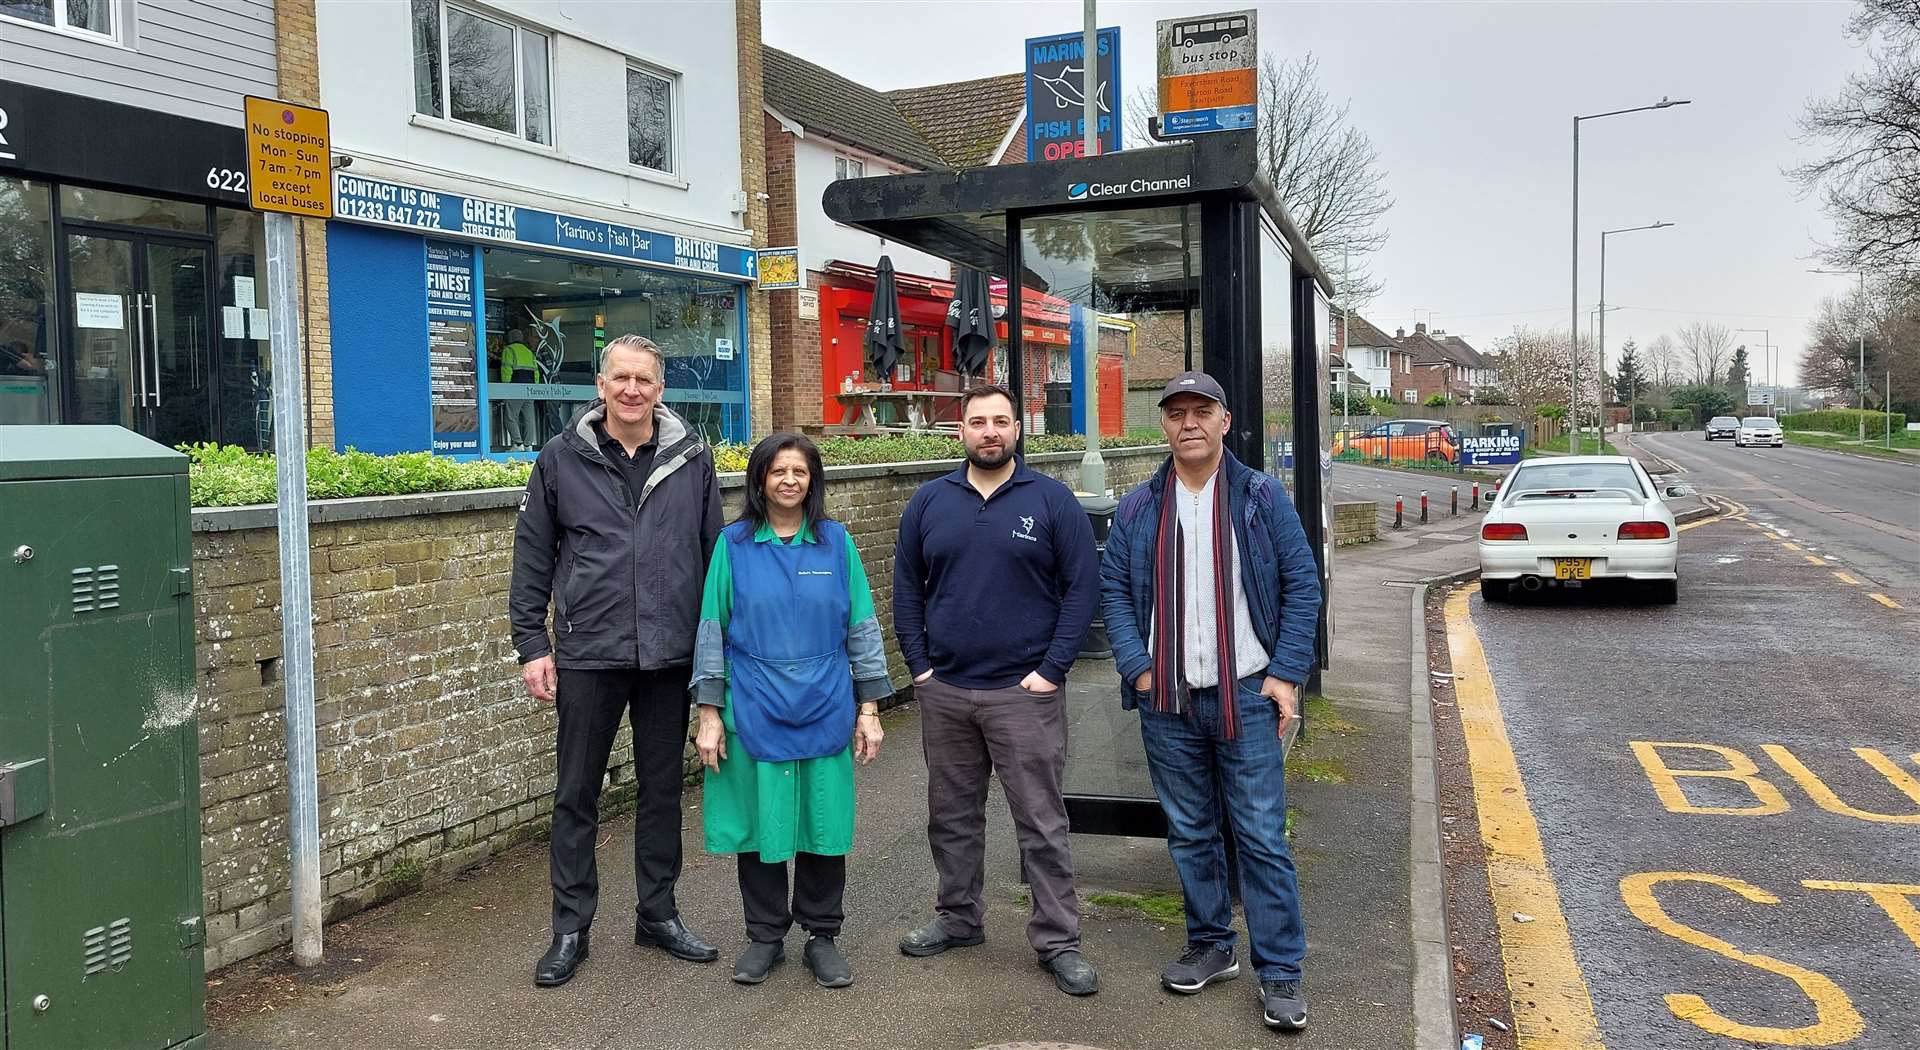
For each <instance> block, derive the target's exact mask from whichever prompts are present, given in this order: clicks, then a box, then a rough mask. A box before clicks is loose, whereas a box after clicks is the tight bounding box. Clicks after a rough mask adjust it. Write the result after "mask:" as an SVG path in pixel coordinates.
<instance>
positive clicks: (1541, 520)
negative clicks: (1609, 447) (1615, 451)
mask: <svg viewBox="0 0 1920 1050" xmlns="http://www.w3.org/2000/svg"><path fill="white" fill-rule="evenodd" d="M1682 488H1683V486H1681V485H1679V484H1677V483H1675V484H1672V485H1670V486H1669V487H1667V488H1662V487H1660V486H1658V485H1656V484H1655V483H1654V481H1653V479H1652V478H1651V477H1649V476H1648V475H1647V472H1646V470H1645V469H1643V468H1642V467H1641V466H1640V464H1639V463H1637V462H1635V461H1634V460H1633V459H1632V458H1631V457H1628V456H1556V457H1554V458H1552V459H1535V460H1528V461H1527V462H1525V463H1522V464H1520V465H1519V466H1517V467H1515V468H1513V472H1512V473H1511V474H1508V475H1507V478H1506V483H1505V484H1503V485H1502V486H1501V487H1500V496H1499V498H1498V499H1496V500H1495V501H1494V503H1493V506H1492V508H1491V509H1489V510H1488V511H1487V517H1486V520H1485V521H1484V522H1483V523H1482V524H1481V526H1480V595H1481V597H1482V598H1483V599H1485V600H1486V601H1487V602H1489V603H1494V604H1497V603H1500V602H1504V601H1507V600H1508V599H1509V598H1510V597H1511V596H1512V593H1513V591H1514V590H1515V589H1516V588H1517V589H1520V590H1525V591H1539V590H1541V589H1543V588H1546V587H1563V586H1568V585H1573V586H1584V585H1586V584H1587V583H1589V582H1591V581H1598V580H1617V581H1626V582H1629V583H1630V584H1631V585H1633V586H1637V587H1641V588H1644V589H1645V590H1646V591H1647V592H1648V593H1649V595H1650V596H1651V597H1652V599H1653V600H1654V601H1656V602H1659V603H1660V604H1663V605H1671V604H1673V603H1674V602H1677V601H1679V600H1680V575H1679V559H1680V530H1679V529H1678V528H1676V527H1675V525H1674V521H1673V512H1672V511H1671V510H1669V509H1668V508H1667V504H1666V499H1667V497H1669V496H1675V497H1677V496H1680V495H1684V494H1685V493H1684V492H1682V491H1681V490H1682Z"/></svg>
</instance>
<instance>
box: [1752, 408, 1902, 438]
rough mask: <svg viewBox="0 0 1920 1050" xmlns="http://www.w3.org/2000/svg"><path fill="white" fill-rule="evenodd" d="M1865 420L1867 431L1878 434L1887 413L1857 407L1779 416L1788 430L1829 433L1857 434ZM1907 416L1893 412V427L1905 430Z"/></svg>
mask: <svg viewBox="0 0 1920 1050" xmlns="http://www.w3.org/2000/svg"><path fill="white" fill-rule="evenodd" d="M1863 419H1864V420H1865V421H1866V425H1867V433H1869V434H1878V433H1881V432H1882V431H1884V430H1885V429H1886V427H1887V414H1886V413H1885V412H1875V411H1872V410H1868V411H1864V412H1863V411H1861V410H1860V409H1857V408H1824V409H1821V410H1820V411H1818V412H1789V413H1787V414H1786V415H1784V416H1781V417H1780V425H1781V426H1782V427H1784V428H1786V429H1788V430H1820V431H1825V432H1826V433H1829V434H1842V435H1845V434H1858V433H1859V432H1860V423H1861V421H1862V420H1863ZM1906 426H1907V416H1906V413H1904V412H1895V413H1894V414H1893V429H1895V430H1905V429H1906Z"/></svg>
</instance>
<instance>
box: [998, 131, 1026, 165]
mask: <svg viewBox="0 0 1920 1050" xmlns="http://www.w3.org/2000/svg"><path fill="white" fill-rule="evenodd" d="M1026 162H1027V122H1026V121H1025V120H1022V121H1021V122H1020V127H1019V130H1017V131H1015V132H1014V133H1013V141H1012V142H1009V143H1007V151H1006V152H1005V153H1002V154H1001V155H1000V159H999V160H998V161H996V162H995V163H998V164H1025V163H1026Z"/></svg>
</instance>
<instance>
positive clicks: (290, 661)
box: [246, 96, 333, 967]
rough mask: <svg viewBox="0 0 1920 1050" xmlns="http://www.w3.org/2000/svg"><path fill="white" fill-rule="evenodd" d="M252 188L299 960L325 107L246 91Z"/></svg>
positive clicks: (307, 821)
mask: <svg viewBox="0 0 1920 1050" xmlns="http://www.w3.org/2000/svg"><path fill="white" fill-rule="evenodd" d="M246 130H247V173H248V178H247V184H248V197H249V198H250V201H251V203H252V205H253V207H254V210H256V211H263V212H266V213H267V215H266V226H267V331H268V335H269V339H270V345H271V348H272V354H273V456H274V475H275V480H276V481H277V482H278V487H279V488H278V490H279V498H278V500H276V503H277V509H278V515H279V527H280V653H281V667H282V672H283V673H282V675H281V681H282V682H284V683H285V688H286V696H285V705H286V718H287V809H288V813H287V839H288V861H289V864H288V869H289V871H290V874H291V878H290V881H291V883H292V886H291V887H290V888H291V891H292V898H293V900H292V913H293V961H294V963H295V965H298V966H303V967H305V966H317V965H319V963H320V961H321V952H322V945H321V911H320V890H321V884H320V807H319V786H318V777H317V774H316V771H315V759H314V725H313V583H312V580H313V574H312V570H311V568H310V566H309V564H308V557H307V552H308V546H307V430H306V417H305V413H304V411H303V406H304V405H305V402H306V398H305V392H304V390H303V389H302V377H303V375H304V369H303V368H302V364H303V362H302V361H301V360H300V299H299V283H298V282H297V281H296V280H295V279H294V273H295V267H297V266H298V265H299V258H298V248H297V246H296V243H295V238H294V230H293V217H294V216H295V215H307V216H313V217H316V218H322V219H324V218H331V217H332V215H333V195H332V193H330V192H329V187H328V185H327V184H328V181H329V180H330V179H331V178H332V172H333V151H332V148H331V144H330V134H329V128H328V124H327V113H326V111H325V110H321V109H311V108H309V107H306V106H296V105H293V104H291V103H286V102H279V101H276V100H274V99H266V98H254V97H251V96H249V97H248V98H247V100H246Z"/></svg>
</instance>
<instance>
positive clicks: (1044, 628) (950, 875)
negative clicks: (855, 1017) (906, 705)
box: [893, 385, 1100, 995]
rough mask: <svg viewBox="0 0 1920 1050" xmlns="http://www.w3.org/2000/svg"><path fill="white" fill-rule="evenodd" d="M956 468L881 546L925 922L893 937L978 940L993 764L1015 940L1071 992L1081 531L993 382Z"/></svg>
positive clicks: (1076, 977)
mask: <svg viewBox="0 0 1920 1050" xmlns="http://www.w3.org/2000/svg"><path fill="white" fill-rule="evenodd" d="M960 421H961V422H960V437H961V442H962V443H963V444H964V445H965V446H966V450H967V465H966V466H965V467H963V468H961V469H959V470H956V471H954V472H953V473H951V474H948V475H946V476H945V477H942V478H938V479H936V480H934V481H929V482H927V483H926V484H925V485H922V486H920V490H919V491H918V492H916V493H914V495H913V499H912V500H911V501H909V502H908V503H907V510H906V513H905V514H903V515H902V516H901V518H900V539H899V543H898V545H897V546H896V547H895V548H894V566H893V628H894V634H895V635H896V636H897V637H898V638H899V640H900V652H901V654H902V655H903V656H905V657H906V660H907V667H908V669H909V670H910V671H912V673H913V681H914V694H915V695H916V696H917V697H918V698H919V700H920V712H921V740H922V744H923V746H924V748H925V750H926V757H927V811H928V816H927V839H928V843H929V845H931V847H932V849H933V864H934V867H935V868H936V869H937V870H938V871H939V875H940V887H939V891H938V899H937V901H936V902H935V911H936V914H935V916H934V919H933V921H932V922H929V923H928V924H927V925H925V926H923V927H921V928H920V929H917V930H914V931H912V932H911V933H908V934H907V935H906V936H905V937H903V938H902V939H901V941H900V950H901V951H902V952H904V953H906V954H907V955H914V956H925V955H938V954H939V953H941V952H944V951H946V950H947V949H948V948H958V947H963V946H966V945H972V944H979V943H981V941H983V940H985V933H984V928H983V926H982V920H983V919H984V917H985V915H984V913H985V908H984V906H983V905H982V904H981V901H980V889H981V884H982V882H983V881H984V878H985V867H986V840H987V818H986V801H987V776H988V774H989V773H990V772H993V771H996V770H997V771H998V772H999V774H1000V784H1001V786H1002V787H1003V788H1004V789H1005V790H1006V793H1007V806H1008V808H1009V809H1010V810H1011V811H1012V813H1013V821H1014V826H1015V828H1016V829H1017V830H1018V833H1019V838H1020V856H1021V859H1022V860H1023V861H1024V867H1025V869H1026V873H1027V884H1028V886H1029V887H1030V888H1031V889H1032V891H1033V919H1032V921H1031V922H1029V923H1028V924H1027V938H1028V940H1030V941H1031V942H1032V943H1033V948H1034V950H1035V951H1036V952H1038V953H1039V955H1040V965H1041V966H1043V967H1045V968H1046V969H1047V970H1049V971H1050V972H1052V974H1053V977H1054V983H1055V984H1057V985H1058V986H1059V988H1060V990H1061V991H1063V992H1066V993H1067V994H1069V995H1092V994H1093V993H1094V992H1096V991H1098V990H1099V986H1100V975H1099V974H1098V973H1097V972H1096V971H1095V970H1094V968H1093V965H1092V964H1091V963H1089V962H1087V961H1086V959H1085V958H1084V957H1083V956H1082V955H1081V954H1080V907H1079V902H1078V900H1077V899H1076V898H1075V896H1074V889H1073V853H1072V850H1071V849H1070V848H1069V846H1068V843H1067V807H1066V801H1065V799H1064V798H1063V797H1062V794H1061V781H1062V777H1063V774H1064V772H1065V769H1066V760H1067V716H1066V711H1065V710H1064V707H1065V704H1064V700H1065V694H1066V681H1067V671H1068V670H1069V669H1071V668H1072V667H1073V661H1074V659H1075V657H1077V656H1078V655H1079V652H1080V643H1081V641H1082V640H1083V639H1084V638H1085V636H1086V633H1087V628H1088V626H1089V625H1090V624H1091V623H1092V622H1093V611H1094V607H1095V605H1096V604H1097V603H1098V602H1099V600H1100V566H1099V561H1098V558H1097V556H1096V553H1095V550H1094V544H1093V527H1092V525H1091V524H1089V523H1088V521H1087V515H1086V512H1085V511H1083V510H1081V509H1080V505H1079V503H1078V501H1076V500H1075V499H1074V497H1073V493H1072V492H1071V491H1069V490H1068V488H1067V487H1066V486H1065V485H1063V484H1061V483H1060V482H1058V481H1055V480H1054V479H1052V478H1050V477H1047V476H1046V475H1044V474H1038V473H1035V472H1034V471H1031V470H1028V469H1027V467H1026V465H1025V464H1024V463H1021V462H1020V460H1019V459H1018V458H1017V457H1016V456H1015V455H1014V452H1013V450H1014V446H1015V444H1016V443H1017V442H1018V441H1019V440H1020V417H1019V415H1018V414H1017V412H1016V410H1015V407H1014V399H1013V395H1012V393H1010V392H1009V391H1008V390H1007V389H1006V388H1005V387H1001V386H992V385H989V386H979V387H975V388H973V389H972V390H969V391H967V393H966V394H965V396H963V397H962V398H961V400H960Z"/></svg>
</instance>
